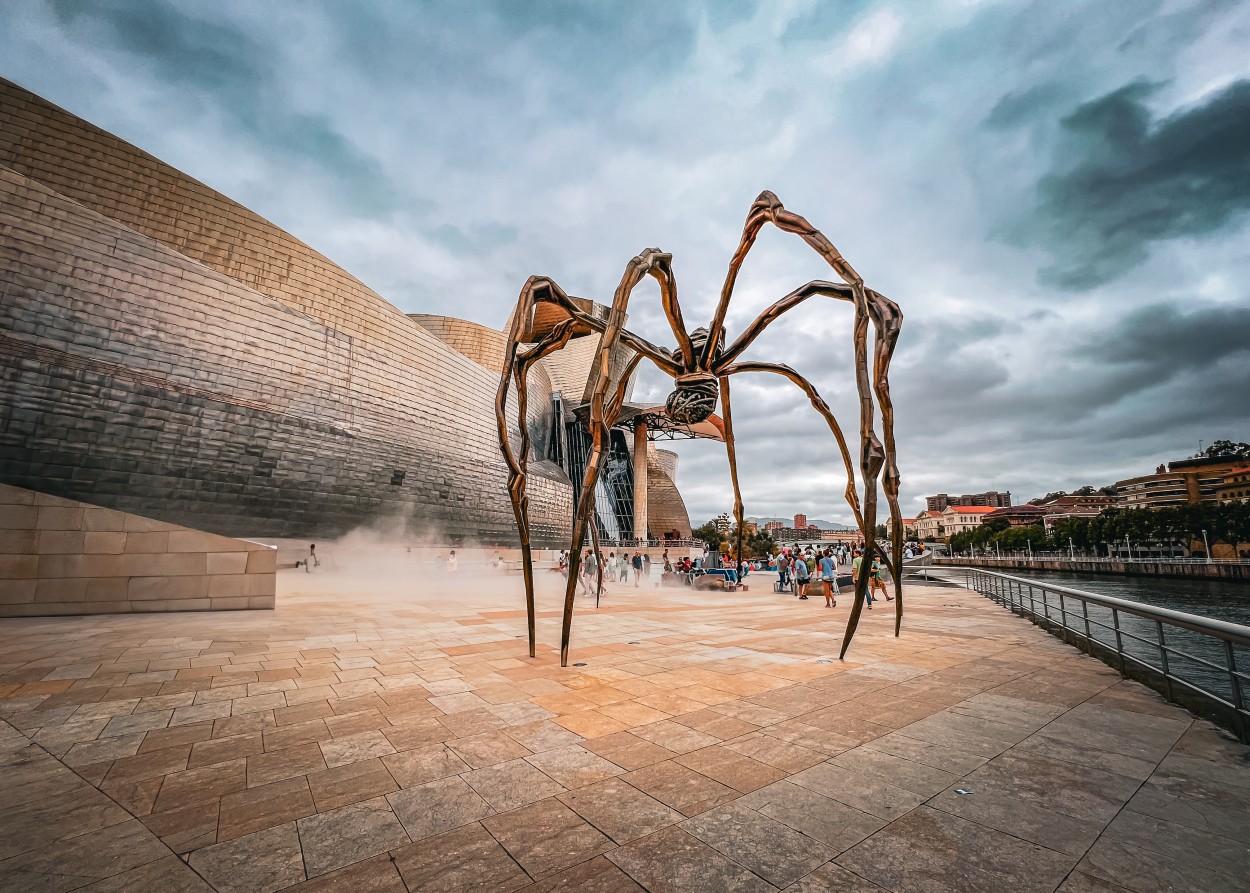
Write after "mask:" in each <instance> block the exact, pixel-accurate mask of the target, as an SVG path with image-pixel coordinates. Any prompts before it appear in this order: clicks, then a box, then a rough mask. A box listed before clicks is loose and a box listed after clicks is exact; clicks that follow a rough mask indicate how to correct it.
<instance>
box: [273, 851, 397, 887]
mask: <svg viewBox="0 0 1250 893" xmlns="http://www.w3.org/2000/svg"><path fill="white" fill-rule="evenodd" d="M282 893H408V888H407V887H406V886H404V882H403V879H402V878H401V877H400V876H399V870H398V869H397V868H396V867H395V863H394V862H392V861H391V858H390V855H389V854H384V855H381V856H374V857H373V858H372V859H366V860H364V861H363V862H357V863H356V864H354V865H349V866H347V867H346V868H340V869H338V870H337V871H331V872H330V873H328V874H323V875H321V876H320V877H316V878H312V879H311V880H307V881H304V882H303V883H302V884H296V885H295V886H294V887H287V888H285V889H284V890H283V891H282Z"/></svg>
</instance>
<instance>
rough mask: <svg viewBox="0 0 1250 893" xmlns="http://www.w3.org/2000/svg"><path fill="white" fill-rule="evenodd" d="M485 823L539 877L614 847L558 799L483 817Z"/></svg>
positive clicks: (513, 856) (509, 851) (533, 874)
mask: <svg viewBox="0 0 1250 893" xmlns="http://www.w3.org/2000/svg"><path fill="white" fill-rule="evenodd" d="M482 824H483V825H484V826H485V827H486V829H487V830H488V831H490V833H491V834H492V835H493V836H494V838H495V839H496V840H498V841H499V842H500V843H501V844H502V845H503V847H504V849H506V850H507V851H508V853H509V854H510V855H511V856H512V858H513V859H515V860H516V861H517V862H518V863H519V864H520V865H521V867H522V868H524V869H525V871H526V872H527V873H528V874H529V875H530V876H531V877H535V878H539V877H543V876H545V875H548V874H551V873H553V872H556V871H559V870H561V869H563V868H568V867H569V866H570V865H575V864H577V863H578V862H585V861H586V860H588V859H591V858H593V857H594V856H597V855H599V854H601V853H604V852H606V851H608V850H610V849H612V846H613V845H612V841H610V840H609V839H608V838H607V837H605V836H604V835H603V834H602V833H601V832H600V831H598V830H597V829H596V828H594V827H593V826H592V825H590V824H589V823H588V822H587V821H586V820H585V819H583V818H582V817H581V816H579V815H578V814H577V813H576V812H574V811H573V810H571V809H569V808H568V807H567V806H565V805H564V804H563V803H561V802H560V801H558V800H555V799H547V800H540V801H539V802H537V803H532V804H530V805H529V806H523V807H521V808H520V809H516V810H513V811H511V812H505V813H502V814H500V815H495V816H491V817H490V818H487V819H483V820H482Z"/></svg>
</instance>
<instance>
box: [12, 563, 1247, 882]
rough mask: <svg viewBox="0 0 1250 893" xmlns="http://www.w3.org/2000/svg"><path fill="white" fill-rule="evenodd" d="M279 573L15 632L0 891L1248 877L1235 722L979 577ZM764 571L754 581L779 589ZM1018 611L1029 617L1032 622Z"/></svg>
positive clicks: (16, 623)
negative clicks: (228, 607) (871, 591)
mask: <svg viewBox="0 0 1250 893" xmlns="http://www.w3.org/2000/svg"><path fill="white" fill-rule="evenodd" d="M748 581H749V582H750V583H751V584H752V585H751V588H750V590H749V591H747V592H739V593H732V594H726V593H710V592H707V593H705V592H692V591H690V590H662V589H656V588H652V589H646V588H640V589H634V588H633V586H632V585H631V586H629V587H616V586H612V587H610V588H609V589H608V592H607V593H606V595H605V596H604V598H603V599H602V600H601V607H600V608H599V609H598V610H596V609H595V608H594V606H593V600H592V599H581V600H579V602H578V606H577V617H576V620H575V624H574V643H573V660H574V661H576V662H577V665H576V666H573V667H569V668H567V669H561V668H560V667H559V665H558V659H557V655H556V653H555V651H554V649H553V647H552V646H553V645H554V644H555V643H556V642H557V641H558V631H557V627H558V623H559V611H558V601H559V597H560V593H559V582H560V580H559V575H558V574H550V575H544V577H543V579H542V580H541V588H540V594H539V597H540V608H541V611H540V619H539V637H540V642H542V643H543V646H542V647H541V648H540V651H539V654H538V657H537V658H536V659H532V660H531V659H530V658H528V656H527V655H526V651H525V648H524V640H523V639H522V638H520V637H521V636H522V635H524V623H525V621H524V611H523V610H522V609H521V606H522V604H523V603H522V601H521V594H520V591H519V589H518V588H517V587H516V586H515V583H516V580H515V578H508V577H500V576H493V577H491V576H481V577H473V576H469V575H445V576H443V577H438V578H431V579H424V580H422V579H414V578H413V576H412V575H411V574H407V575H405V574H394V575H389V574H388V573H387V569H386V568H384V567H381V566H379V565H378V563H377V562H370V563H369V566H367V567H365V566H362V567H360V568H351V567H341V568H340V569H339V571H338V572H337V573H324V574H320V575H318V574H304V573H299V574H295V573H292V572H287V571H284V572H281V574H280V578H279V597H278V607H277V609H276V610H275V611H273V612H256V611H252V612H239V613H238V614H220V613H218V614H212V615H209V614H194V615H177V614H166V615H159V616H109V617H66V618H43V619H34V618H32V619H20V620H6V621H3V622H0V717H3V721H2V722H0V777H2V778H3V784H0V889H2V890H15V891H16V890H65V891H68V890H76V889H81V890H91V891H103V890H114V891H116V890H179V891H201V893H202V891H211V890H219V891H226V890H230V891H249V890H258V891H259V890H265V891H270V890H292V891H294V890H299V891H314V890H316V891H327V890H349V889H350V890H357V889H359V890H365V889H368V890H374V891H395V893H400V891H404V890H413V891H415V890H435V889H437V890H468V889H480V890H501V891H503V890H521V889H525V890H533V891H537V890H552V889H567V890H582V889H594V890H604V891H618V890H619V891H626V890H629V891H637V890H639V889H642V890H648V891H708V893H712V891H715V893H721V891H726V890H733V891H770V890H779V889H785V890H791V891H796V893H800V891H801V893H816V891H831V890H839V891H858V893H865V891H878V890H883V889H884V890H893V891H900V893H901V891H907V893H915V891H921V893H924V891H986V893H990V891H993V893H998V891H1037V893H1046V891H1055V890H1060V891H1064V893H1088V891H1124V890H1129V891H1138V893H1147V891H1162V890H1189V891H1244V890H1245V889H1246V878H1247V877H1248V876H1250V762H1248V761H1247V748H1246V746H1245V745H1243V744H1240V743H1239V742H1238V741H1237V740H1236V739H1235V738H1234V736H1233V735H1231V734H1230V733H1228V732H1226V731H1224V730H1222V729H1220V728H1219V727H1217V726H1215V725H1213V724H1211V723H1209V722H1207V721H1206V720H1204V719H1201V718H1199V717H1197V716H1196V715H1195V714H1194V713H1191V712H1189V711H1188V710H1186V709H1183V708H1181V707H1179V706H1176V705H1175V704H1172V703H1169V702H1168V701H1166V700H1165V699H1164V698H1163V697H1161V696H1160V695H1158V694H1156V693H1155V692H1154V691H1152V690H1151V689H1149V688H1147V687H1146V686H1144V685H1142V684H1140V683H1138V682H1136V681H1130V680H1126V679H1124V678H1123V677H1122V676H1121V674H1120V673H1119V672H1118V671H1117V670H1116V669H1113V668H1112V667H1110V666H1108V665H1107V664H1105V663H1103V662H1102V661H1101V660H1097V659H1094V658H1093V657H1090V656H1087V655H1085V654H1083V653H1081V652H1080V651H1079V650H1077V649H1076V648H1073V647H1072V646H1070V645H1069V644H1066V643H1065V642H1063V641H1060V640H1059V639H1058V638H1056V637H1055V636H1053V635H1051V634H1049V633H1048V632H1047V631H1046V630H1045V629H1043V628H1041V627H1039V626H1037V625H1035V624H1033V623H1030V622H1028V620H1026V619H1024V618H1022V617H1020V616H1016V615H1015V614H1013V613H1012V611H1011V610H1009V609H1008V607H1010V606H1008V607H1004V606H1003V605H1000V604H998V603H995V602H994V601H991V600H990V599H988V598H986V597H984V596H983V595H981V594H978V593H977V592H974V591H971V590H969V589H965V588H962V587H959V586H951V587H945V588H944V587H924V586H911V585H909V586H908V587H907V590H906V592H905V596H906V600H907V605H908V612H907V615H906V618H905V622H904V626H903V635H902V637H901V638H897V639H896V638H894V636H893V635H892V631H893V617H892V612H891V610H890V609H891V608H892V605H888V604H880V603H879V605H878V607H877V608H876V609H874V610H873V611H865V612H864V614H865V616H864V618H863V621H862V624H861V629H860V634H859V636H858V638H857V639H856V641H855V643H854V644H853V646H852V648H851V651H850V653H849V655H848V659H847V661H845V662H839V661H838V660H837V659H836V653H837V647H838V643H839V641H840V637H841V633H842V628H843V625H844V623H845V620H846V616H847V610H848V604H847V601H846V600H845V599H844V600H842V601H839V603H838V607H836V608H833V609H827V608H825V607H824V606H823V601H822V600H818V599H812V600H809V601H803V602H801V601H798V600H797V599H795V598H794V597H793V596H791V595H787V594H778V593H774V592H773V591H772V587H771V586H770V585H768V584H769V582H770V581H769V575H767V574H755V575H752V576H751V577H750V578H748ZM760 584H763V585H760ZM1016 607H1017V608H1018V605H1017V606H1016Z"/></svg>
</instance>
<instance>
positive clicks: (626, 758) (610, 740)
mask: <svg viewBox="0 0 1250 893" xmlns="http://www.w3.org/2000/svg"><path fill="white" fill-rule="evenodd" d="M581 746H582V747H584V748H586V749H587V750H589V751H591V752H592V753H597V754H598V755H599V756H601V757H603V758H604V759H605V760H608V761H610V762H613V763H616V765H618V766H620V767H621V768H622V769H627V770H629V769H641V768H642V767H643V766H651V765H654V764H655V763H662V762H664V761H665V760H668V759H672V757H674V756H676V754H674V753H673V751H671V750H669V749H668V748H666V747H660V745H658V744H653V743H652V742H650V741H644V740H643V739H642V738H639V737H638V736H637V735H631V734H630V733H629V732H617V733H616V734H615V735H606V736H604V737H603V738H595V739H592V740H590V741H584V742H583V743H582V745H581Z"/></svg>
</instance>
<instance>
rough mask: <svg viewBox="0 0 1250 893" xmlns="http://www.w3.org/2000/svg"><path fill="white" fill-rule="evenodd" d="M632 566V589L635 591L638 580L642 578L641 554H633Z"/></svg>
mask: <svg viewBox="0 0 1250 893" xmlns="http://www.w3.org/2000/svg"><path fill="white" fill-rule="evenodd" d="M633 565H634V588H635V589H637V588H638V580H639V578H640V577H642V553H641V552H635V553H634V560H633Z"/></svg>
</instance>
